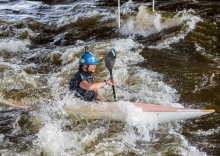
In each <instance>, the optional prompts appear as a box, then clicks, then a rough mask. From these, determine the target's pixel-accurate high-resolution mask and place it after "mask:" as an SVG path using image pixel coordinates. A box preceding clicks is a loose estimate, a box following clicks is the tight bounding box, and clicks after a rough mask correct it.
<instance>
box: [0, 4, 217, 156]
mask: <svg viewBox="0 0 220 156" xmlns="http://www.w3.org/2000/svg"><path fill="white" fill-rule="evenodd" d="M118 22H119V16H118V8H117V1H109V0H65V1H61V0H60V1H59V0H45V1H40V0H39V1H26V0H0V86H1V88H0V112H1V113H0V155H2V156H8V155H16V156H23V155H27V156H30V155H33V156H36V155H43V156H55V155H60V156H61V155H62V156H63V155H71V156H73V155H76V156H78V155H84V156H95V155H105V156H112V155H115V156H119V155H132V156H133V155H138V156H139V155H144V156H147V155H149V156H170V155H175V156H218V155H220V139H219V138H220V114H219V111H220V106H219V103H220V42H219V40H220V3H219V2H218V1H217V0H216V1H188V2H186V1H175V0H173V1H170V2H169V1H157V2H156V4H155V11H154V12H153V11H152V4H151V1H139V0H138V1H131V0H129V1H121V7H120V27H119V23H118ZM85 46H88V47H89V49H90V51H91V52H92V53H94V54H95V55H96V56H97V59H98V60H99V62H100V64H99V65H98V67H97V71H96V72H95V73H94V75H95V77H96V80H97V81H103V80H104V79H107V78H108V77H109V72H108V70H107V69H106V67H105V64H104V57H105V55H106V53H107V52H108V50H110V49H111V48H114V49H115V50H116V52H117V60H116V63H115V66H114V70H113V73H114V77H115V80H116V81H117V83H116V86H115V87H116V95H117V99H118V101H119V102H118V103H119V104H120V103H121V104H122V103H123V104H124V101H134V102H141V103H152V104H157V105H167V106H175V107H178V106H180V107H188V108H198V109H215V113H212V114H210V115H207V116H203V117H201V118H196V119H189V120H185V121H178V122H170V123H163V124H159V123H152V122H147V123H146V122H145V121H144V120H142V119H141V117H140V116H141V112H138V111H136V110H131V111H128V115H127V116H128V117H127V119H126V121H125V122H117V121H109V120H85V119H82V118H79V117H76V116H75V117H74V116H70V115H68V113H67V112H66V110H65V109H64V107H65V105H73V106H75V105H79V104H81V103H84V104H88V105H89V103H85V102H82V101H80V100H79V99H75V98H73V97H72V96H71V94H69V93H68V83H69V81H70V79H71V77H72V75H73V74H74V73H75V72H76V70H77V68H78V59H79V56H80V55H82V54H83V51H84V47H85ZM99 91H100V92H101V93H102V94H103V95H104V96H105V97H106V98H107V99H109V100H112V98H113V95H112V89H111V87H104V88H102V89H100V90H99ZM12 104H13V105H15V106H24V105H28V106H31V107H30V108H29V109H22V108H17V107H10V106H8V105H12ZM125 107H127V108H126V109H128V110H129V105H128V106H126V105H125ZM137 118H138V120H137Z"/></svg>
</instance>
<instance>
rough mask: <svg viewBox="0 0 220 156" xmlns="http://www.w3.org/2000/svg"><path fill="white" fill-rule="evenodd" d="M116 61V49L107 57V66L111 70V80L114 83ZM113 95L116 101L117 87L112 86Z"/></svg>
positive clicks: (109, 52)
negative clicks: (113, 72) (113, 70)
mask: <svg viewBox="0 0 220 156" xmlns="http://www.w3.org/2000/svg"><path fill="white" fill-rule="evenodd" d="M115 60H116V52H115V50H114V49H111V50H109V51H108V53H107V55H106V56H105V66H106V67H107V69H108V70H109V73H110V78H111V80H112V81H113V75H112V69H113V66H114V64H115ZM112 89H113V94H114V100H115V101H116V94H115V86H114V85H113V86H112Z"/></svg>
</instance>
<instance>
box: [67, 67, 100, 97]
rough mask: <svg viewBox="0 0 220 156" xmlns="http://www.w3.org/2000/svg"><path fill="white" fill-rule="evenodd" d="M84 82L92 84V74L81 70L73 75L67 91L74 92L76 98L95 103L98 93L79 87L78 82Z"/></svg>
mask: <svg viewBox="0 0 220 156" xmlns="http://www.w3.org/2000/svg"><path fill="white" fill-rule="evenodd" d="M83 80H86V81H87V82H88V83H94V77H93V75H92V74H90V73H88V72H84V71H83V70H79V71H78V72H77V73H76V74H74V75H73V77H72V79H71V81H70V84H69V89H70V91H74V92H75V93H74V95H75V96H76V97H78V98H81V99H83V100H85V101H95V100H96V99H97V96H98V93H97V91H94V90H90V91H87V90H85V89H83V88H81V87H80V86H79V84H80V82H81V81H83Z"/></svg>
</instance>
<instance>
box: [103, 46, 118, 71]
mask: <svg viewBox="0 0 220 156" xmlns="http://www.w3.org/2000/svg"><path fill="white" fill-rule="evenodd" d="M115 60H116V52H115V50H114V49H111V50H109V51H108V53H107V55H106V56H105V66H106V67H107V69H108V70H109V72H110V73H111V74H112V69H113V66H114V64H115Z"/></svg>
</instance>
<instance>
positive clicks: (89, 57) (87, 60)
mask: <svg viewBox="0 0 220 156" xmlns="http://www.w3.org/2000/svg"><path fill="white" fill-rule="evenodd" d="M84 64H85V65H89V64H99V62H98V61H97V60H96V57H95V56H94V55H93V54H92V53H90V52H88V51H86V52H85V53H84V54H83V55H81V56H80V58H79V65H84Z"/></svg>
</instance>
